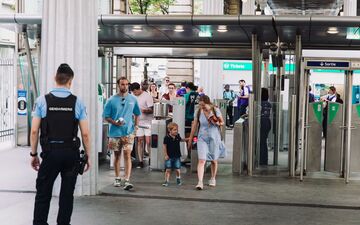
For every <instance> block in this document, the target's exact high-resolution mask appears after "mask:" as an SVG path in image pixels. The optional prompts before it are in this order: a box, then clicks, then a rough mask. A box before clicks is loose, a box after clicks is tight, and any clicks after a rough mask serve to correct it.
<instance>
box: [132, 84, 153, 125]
mask: <svg viewBox="0 0 360 225" xmlns="http://www.w3.org/2000/svg"><path fill="white" fill-rule="evenodd" d="M136 98H137V100H138V104H139V107H140V109H148V108H150V107H153V106H154V100H153V98H152V97H151V95H150V94H149V93H148V92H146V91H143V92H142V93H141V95H139V96H136ZM152 119H153V115H152V114H145V113H142V114H141V116H140V117H139V125H140V126H150V125H151V120H152Z"/></svg>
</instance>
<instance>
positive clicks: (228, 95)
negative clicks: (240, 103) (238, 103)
mask: <svg viewBox="0 0 360 225" xmlns="http://www.w3.org/2000/svg"><path fill="white" fill-rule="evenodd" d="M224 89H225V90H224V92H223V99H224V100H226V101H227V107H226V126H227V127H233V126H234V124H233V117H234V116H233V103H234V100H235V98H236V95H235V93H234V91H233V90H230V85H228V84H226V85H225V87H224Z"/></svg>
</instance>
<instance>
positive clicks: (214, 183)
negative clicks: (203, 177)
mask: <svg viewBox="0 0 360 225" xmlns="http://www.w3.org/2000/svg"><path fill="white" fill-rule="evenodd" d="M209 186H210V187H215V186H216V180H215V178H211V179H210V180H209Z"/></svg>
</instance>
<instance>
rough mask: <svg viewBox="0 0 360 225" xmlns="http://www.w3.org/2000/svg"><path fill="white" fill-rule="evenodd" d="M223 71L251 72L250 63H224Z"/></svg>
mask: <svg viewBox="0 0 360 225" xmlns="http://www.w3.org/2000/svg"><path fill="white" fill-rule="evenodd" d="M223 70H252V63H244V62H224V63H223Z"/></svg>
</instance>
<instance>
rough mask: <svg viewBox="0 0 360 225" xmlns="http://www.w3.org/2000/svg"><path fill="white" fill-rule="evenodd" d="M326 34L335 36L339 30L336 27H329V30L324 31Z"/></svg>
mask: <svg viewBox="0 0 360 225" xmlns="http://www.w3.org/2000/svg"><path fill="white" fill-rule="evenodd" d="M326 32H327V33H328V34H337V33H339V30H338V29H337V27H329V29H328V30H327V31H326Z"/></svg>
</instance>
